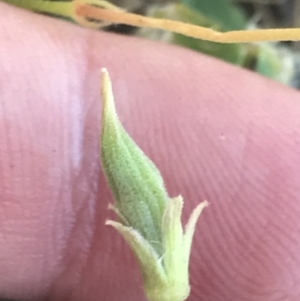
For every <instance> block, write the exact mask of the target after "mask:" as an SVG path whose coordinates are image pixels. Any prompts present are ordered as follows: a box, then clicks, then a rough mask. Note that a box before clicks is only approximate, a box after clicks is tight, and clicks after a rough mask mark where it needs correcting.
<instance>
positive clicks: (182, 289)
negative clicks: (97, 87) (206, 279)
mask: <svg viewBox="0 0 300 301" xmlns="http://www.w3.org/2000/svg"><path fill="white" fill-rule="evenodd" d="M101 91H102V100H103V113H102V136H101V159H102V167H103V170H104V173H105V176H106V179H107V181H108V184H109V187H110V189H111V191H112V193H113V197H114V200H115V204H114V206H113V209H114V211H115V212H116V213H117V215H118V216H119V219H120V222H116V221H107V222H106V224H107V225H111V226H113V227H114V228H115V229H116V230H117V231H118V232H119V233H120V234H121V235H122V236H123V238H124V239H125V240H126V242H127V243H128V244H129V246H130V247H131V249H132V250H133V252H134V253H135V256H136V258H137V260H138V262H139V265H140V269H141V272H142V275H143V282H144V289H145V293H146V296H147V298H148V300H149V301H183V300H185V299H186V298H187V297H188V295H189V293H190V285H189V274H188V265H189V257H190V250H191V244H192V238H193V234H194V230H195V225H196V222H197V220H198V218H199V215H200V213H201V211H202V210H203V208H204V207H205V206H207V204H208V203H207V202H206V201H205V202H202V203H200V204H199V205H198V206H197V207H196V208H195V209H194V211H193V213H192V215H191V217H190V219H189V221H188V223H187V225H186V227H185V229H184V230H183V228H182V224H181V211H182V207H183V200H182V197H181V196H178V197H176V198H170V197H169V196H168V193H167V191H166V189H165V186H164V182H163V179H162V176H161V174H160V172H159V170H158V169H157V168H156V166H155V165H154V164H153V163H152V162H151V161H150V159H149V158H148V157H147V156H146V155H145V154H144V153H143V152H142V150H141V149H140V148H139V147H138V146H137V145H136V144H135V143H134V141H133V140H132V139H131V138H130V137H129V135H128V134H127V133H126V131H125V130H124V128H123V127H122V125H121V123H120V121H119V119H118V116H117V113H116V110H115V104H114V99H113V94H112V87H111V82H110V78H109V75H108V73H107V70H106V69H103V70H102V89H101Z"/></svg>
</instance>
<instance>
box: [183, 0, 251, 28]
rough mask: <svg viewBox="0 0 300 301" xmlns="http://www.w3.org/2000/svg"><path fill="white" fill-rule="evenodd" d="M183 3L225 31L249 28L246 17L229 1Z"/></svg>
mask: <svg viewBox="0 0 300 301" xmlns="http://www.w3.org/2000/svg"><path fill="white" fill-rule="evenodd" d="M181 3H182V4H184V5H186V6H188V7H190V8H191V9H193V10H195V12H198V13H201V14H202V15H204V16H205V17H206V18H207V19H210V20H212V21H214V22H216V23H218V24H220V25H221V27H222V29H223V30H224V31H228V30H238V29H244V28H246V26H247V20H246V17H245V16H244V15H243V13H242V12H241V11H240V10H239V9H238V8H237V7H236V5H234V4H232V3H231V1H229V0H181Z"/></svg>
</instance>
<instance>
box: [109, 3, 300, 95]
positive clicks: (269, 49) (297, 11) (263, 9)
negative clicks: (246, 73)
mask: <svg viewBox="0 0 300 301" xmlns="http://www.w3.org/2000/svg"><path fill="white" fill-rule="evenodd" d="M110 2H112V3H114V4H116V5H118V6H120V7H123V8H125V9H126V10H127V11H130V12H135V13H138V14H143V15H147V16H152V17H156V18H168V19H175V20H181V21H184V22H189V23H194V24H198V25H201V26H206V27H210V28H214V29H217V30H219V31H228V30H240V29H259V28H286V27H300V0H180V1H178V0H177V1H172V0H168V1H166V0H111V1H110ZM104 30H107V31H113V32H117V33H121V34H126V35H136V36H141V37H144V38H148V39H152V40H159V41H162V42H165V43H171V44H176V45H179V46H182V47H186V48H189V49H192V50H194V51H199V52H203V53H206V54H208V55H211V56H215V57H217V58H220V59H222V60H225V61H228V62H230V63H233V64H236V65H239V66H241V67H243V68H246V69H249V70H252V71H254V72H257V73H260V74H262V75H264V76H266V77H269V78H272V79H274V80H276V81H279V82H282V83H284V84H286V85H289V86H292V87H294V88H297V89H299V88H300V43H299V42H284V43H252V44H217V43H212V42H206V41H200V40H195V39H192V38H188V37H184V36H181V35H178V34H173V33H169V32H165V31H162V30H153V29H139V28H134V27H131V26H127V25H112V26H109V27H107V28H105V29H104Z"/></svg>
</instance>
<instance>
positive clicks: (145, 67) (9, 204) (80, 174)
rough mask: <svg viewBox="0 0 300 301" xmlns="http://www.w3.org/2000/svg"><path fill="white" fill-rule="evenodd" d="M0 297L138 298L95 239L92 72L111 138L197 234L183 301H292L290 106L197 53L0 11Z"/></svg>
mask: <svg viewBox="0 0 300 301" xmlns="http://www.w3.org/2000/svg"><path fill="white" fill-rule="evenodd" d="M0 11H1V12H2V18H1V19H0V45H1V49H0V67H1V69H0V105H1V107H0V141H1V144H0V172H1V181H0V198H1V207H0V208H1V209H0V295H1V296H2V297H7V298H19V299H31V300H34V299H40V300H41V299H47V300H54V301H55V300H59V301H61V300H72V301H77V300H78V301H79V300H89V301H93V300H97V301H99V300H100V301H106V300H112V301H115V300H118V301H123V300H124V301H127V300H132V301H138V300H139V301H140V300H144V299H143V292H142V286H141V281H140V274H139V271H138V269H137V265H136V262H135V260H134V258H133V256H132V254H131V252H130V250H129V249H128V247H127V246H126V244H125V243H124V242H123V241H122V239H121V237H120V236H118V235H117V233H115V231H114V230H113V229H111V228H108V227H105V226H104V223H105V220H106V219H107V218H115V217H114V215H113V214H112V213H111V212H109V211H108V210H107V206H108V204H109V203H110V202H112V197H111V195H110V193H109V190H108V188H107V186H106V184H105V181H104V177H103V174H102V173H101V169H100V166H99V150H98V148H99V146H98V143H99V142H98V141H99V129H100V110H101V104H100V96H99V77H100V69H101V68H102V67H106V68H108V70H109V72H110V75H111V77H112V81H113V85H114V92H115V98H116V105H117V109H118V112H119V115H120V118H121V121H122V122H123V124H124V126H125V128H126V129H127V130H128V132H129V133H130V134H131V135H132V137H133V138H134V139H135V141H136V142H137V143H138V144H139V145H140V146H141V148H142V149H143V150H144V151H145V152H146V153H147V154H148V155H149V156H150V158H151V159H152V160H153V161H154V162H155V163H156V164H157V166H158V167H159V169H160V170H161V172H162V174H163V176H164V178H165V179H166V185H167V188H168V191H169V192H170V195H171V196H177V195H178V194H181V195H182V196H183V197H184V199H185V212H184V214H185V217H187V215H188V213H189V212H190V211H191V210H192V208H194V207H195V206H196V205H197V204H198V203H199V202H201V201H202V200H204V199H207V200H208V201H209V202H210V206H209V208H207V209H206V210H205V211H204V212H203V214H202V216H201V218H200V220H199V223H198V226H197V230H196V236H195V241H194V244H193V251H192V258H191V269H190V270H191V284H192V293H191V296H190V298H189V300H190V301H197V300H206V301H221V300H224V301H227V300H245V301H262V300H263V301H277V300H285V301H294V300H298V299H299V297H300V272H299V271H300V252H299V246H300V236H299V233H300V222H299V215H300V202H299V201H300V174H299V173H300V172H299V167H298V166H299V163H300V162H299V158H300V148H299V144H300V119H299V116H300V102H299V100H300V94H299V92H296V91H294V90H292V89H290V88H287V87H284V86H282V85H280V84H277V83H275V82H272V81H270V80H267V79H264V78H262V77H260V76H258V75H255V74H252V73H250V72H247V71H243V70H240V69H239V68H236V67H233V66H230V65H228V64H226V63H223V62H220V61H217V60H215V59H212V58H210V57H207V56H203V55H199V54H196V53H193V52H190V51H187V50H183V49H179V48H175V47H170V46H166V45H162V44H157V43H152V42H149V41H144V40H138V39H135V38H128V37H120V36H116V35H111V34H105V33H100V32H96V31H91V30H86V29H81V28H78V27H76V26H74V25H70V24H66V23H64V22H61V21H57V20H52V19H49V18H46V17H42V16H37V15H34V14H32V13H28V12H24V11H22V10H19V9H15V8H11V7H9V6H7V5H4V4H0Z"/></svg>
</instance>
